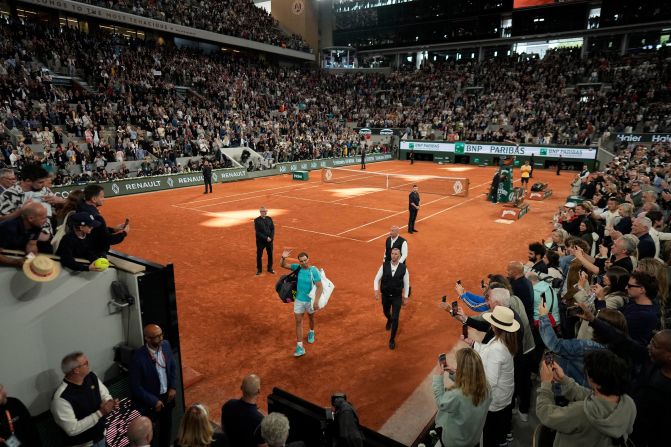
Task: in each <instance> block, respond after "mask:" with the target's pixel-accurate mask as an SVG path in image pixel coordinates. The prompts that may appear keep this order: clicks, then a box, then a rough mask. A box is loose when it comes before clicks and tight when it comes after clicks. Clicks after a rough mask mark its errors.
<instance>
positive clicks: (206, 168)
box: [203, 160, 212, 194]
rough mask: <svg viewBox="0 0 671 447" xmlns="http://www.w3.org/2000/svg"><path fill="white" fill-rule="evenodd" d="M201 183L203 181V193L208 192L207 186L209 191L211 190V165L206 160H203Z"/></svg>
mask: <svg viewBox="0 0 671 447" xmlns="http://www.w3.org/2000/svg"><path fill="white" fill-rule="evenodd" d="M203 183H205V192H204V193H203V194H207V193H208V187H209V192H212V165H211V164H210V162H209V161H207V160H204V161H203Z"/></svg>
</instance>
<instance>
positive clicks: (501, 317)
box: [482, 306, 520, 332]
mask: <svg viewBox="0 0 671 447" xmlns="http://www.w3.org/2000/svg"><path fill="white" fill-rule="evenodd" d="M482 318H484V319H485V320H486V321H487V322H488V323H489V324H491V325H492V326H496V327H497V328H499V329H501V330H504V331H506V332H517V331H518V330H519V328H520V324H519V323H518V322H517V320H515V314H514V313H513V311H512V310H510V309H509V308H507V307H505V306H496V307H495V308H494V311H493V312H485V313H484V314H482Z"/></svg>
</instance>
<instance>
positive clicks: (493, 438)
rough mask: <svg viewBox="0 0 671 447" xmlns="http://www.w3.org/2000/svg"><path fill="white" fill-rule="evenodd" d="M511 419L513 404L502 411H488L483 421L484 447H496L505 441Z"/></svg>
mask: <svg viewBox="0 0 671 447" xmlns="http://www.w3.org/2000/svg"><path fill="white" fill-rule="evenodd" d="M512 417H513V404H512V403H511V404H510V405H508V406H507V407H506V408H504V409H503V410H499V411H490V412H488V413H487V419H486V420H485V429H484V430H483V431H482V441H483V444H482V445H483V446H484V447H498V446H500V445H501V444H503V443H504V442H505V441H506V435H507V434H508V433H509V432H510V423H511V419H512Z"/></svg>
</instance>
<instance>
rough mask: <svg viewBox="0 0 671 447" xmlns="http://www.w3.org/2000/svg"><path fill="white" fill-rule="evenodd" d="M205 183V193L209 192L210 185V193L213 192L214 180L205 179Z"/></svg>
mask: <svg viewBox="0 0 671 447" xmlns="http://www.w3.org/2000/svg"><path fill="white" fill-rule="evenodd" d="M203 182H204V183H205V192H207V187H208V185H209V187H210V192H212V178H211V177H203Z"/></svg>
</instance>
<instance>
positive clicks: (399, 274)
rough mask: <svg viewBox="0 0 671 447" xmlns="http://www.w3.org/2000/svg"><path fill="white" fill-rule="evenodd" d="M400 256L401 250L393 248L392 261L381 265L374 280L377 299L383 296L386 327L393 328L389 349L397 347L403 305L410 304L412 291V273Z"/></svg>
mask: <svg viewBox="0 0 671 447" xmlns="http://www.w3.org/2000/svg"><path fill="white" fill-rule="evenodd" d="M400 258H401V250H400V249H399V248H393V249H392V250H391V261H389V262H384V263H383V264H382V266H380V269H379V270H378V271H377V275H375V280H374V281H373V289H374V290H375V299H379V298H380V297H382V312H384V316H385V317H386V318H387V326H386V329H387V330H391V335H390V337H389V349H395V348H396V332H397V331H398V319H399V316H400V315H401V306H402V305H403V306H405V305H406V304H408V293H409V292H410V274H409V273H408V269H406V268H405V264H403V263H401V262H400ZM390 311H391V312H390Z"/></svg>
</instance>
